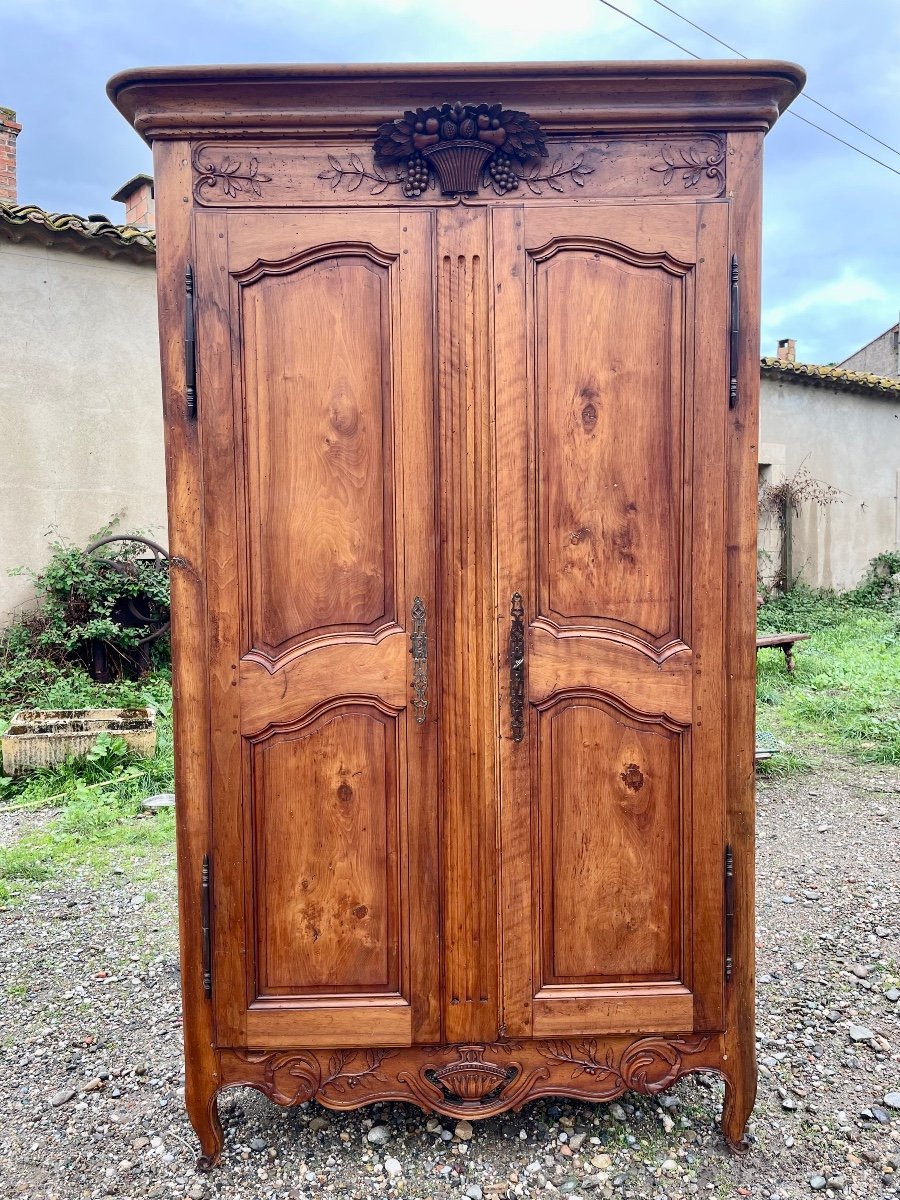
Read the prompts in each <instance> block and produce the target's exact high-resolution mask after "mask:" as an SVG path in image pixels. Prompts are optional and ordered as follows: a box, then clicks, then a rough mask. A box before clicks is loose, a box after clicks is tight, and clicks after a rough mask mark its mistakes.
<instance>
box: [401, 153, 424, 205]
mask: <svg viewBox="0 0 900 1200" xmlns="http://www.w3.org/2000/svg"><path fill="white" fill-rule="evenodd" d="M428 176H429V170H428V163H427V162H426V161H425V159H424V158H423V157H422V155H421V154H413V155H412V157H411V158H409V159H407V161H406V165H405V168H404V171H403V195H404V196H409V197H410V198H412V197H414V196H421V195H422V193H423V192H424V191H425V189H426V188H427V187H428Z"/></svg>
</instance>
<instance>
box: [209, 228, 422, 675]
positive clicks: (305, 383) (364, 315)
mask: <svg viewBox="0 0 900 1200" xmlns="http://www.w3.org/2000/svg"><path fill="white" fill-rule="evenodd" d="M397 259H398V256H397V255H396V254H386V253H383V252H382V251H380V250H378V249H376V248H375V247H374V246H372V245H370V244H369V243H365V242H358V243H355V242H344V243H334V244H321V245H318V246H316V247H314V248H313V249H311V250H307V251H304V252H301V253H299V254H295V255H292V256H290V257H287V258H284V259H281V260H278V261H270V260H267V259H258V260H257V261H256V262H254V263H253V264H252V265H251V266H249V267H247V268H246V269H244V270H242V271H239V272H234V273H233V274H232V278H233V279H234V281H235V284H236V285H237V288H238V295H239V318H238V320H239V327H240V329H241V332H242V337H243V346H244V353H243V356H242V359H243V379H244V388H245V397H244V410H245V411H244V421H245V425H246V432H245V436H246V439H247V449H248V453H247V468H246V469H247V506H248V511H247V518H248V535H249V545H250V553H249V555H248V567H249V585H250V597H251V605H250V614H249V621H250V629H249V638H250V648H249V651H248V657H253V658H256V659H258V660H259V661H262V662H263V663H266V664H270V665H271V666H272V667H274V666H277V665H280V664H282V663H283V662H284V661H285V660H286V659H288V658H290V657H292V656H293V655H295V654H296V653H297V652H298V651H302V650H305V649H314V648H316V647H318V646H320V645H322V644H323V641H325V640H327V639H329V638H337V639H339V640H340V641H342V642H346V641H349V640H353V639H354V638H355V637H356V638H358V637H363V638H365V639H366V640H368V641H373V640H377V639H378V638H379V637H380V636H384V634H385V633H386V632H388V631H389V630H390V629H391V628H397V627H398V621H397V615H396V595H397V590H398V586H399V583H398V580H397V578H396V574H397V567H396V563H395V561H394V557H395V555H394V548H395V545H396V542H397V537H398V531H397V530H396V528H395V525H396V514H395V509H396V502H395V491H396V482H395V479H394V460H395V457H396V453H397V451H396V448H395V445H394V443H395V436H396V435H395V430H394V423H395V417H394V403H393V400H394V395H393V393H394V391H395V387H396V380H395V378H394V373H395V370H396V365H395V363H394V361H393V359H394V353H393V346H392V338H393V335H392V325H393V322H392V308H393V307H394V305H395V300H394V298H393V297H392V290H393V287H395V286H396V285H395V284H393V285H392V272H393V270H394V269H395V266H396V264H397ZM267 288H274V289H275V291H274V292H273V293H272V295H271V296H269V295H268V294H267V293H266V292H265V291H263V292H261V291H260V289H267ZM299 404H302V405H303V409H304V410H303V412H302V414H298V413H297V411H296V408H297V405H299ZM400 532H401V533H402V530H401V531H400Z"/></svg>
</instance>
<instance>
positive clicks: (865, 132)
mask: <svg viewBox="0 0 900 1200" xmlns="http://www.w3.org/2000/svg"><path fill="white" fill-rule="evenodd" d="M653 3H654V4H656V5H658V6H659V7H660V8H664V9H665V10H666V12H670V13H671V14H672V16H673V17H677V18H678V19H679V21H684V23H685V24H686V25H690V26H691V28H692V29H696V30H697V31H698V33H702V34H704V35H705V36H706V37H708V38H710V39H711V40H712V41H714V42H717V43H718V45H720V46H724V47H725V49H726V50H730V51H731V53H732V54H736V55H737V56H738V58H743V59H746V58H747V55H746V54H742V53H741V51H740V50H738V49H737V47H736V46H732V45H730V43H728V42H724V41H722V39H721V38H720V37H716V35H715V34H714V33H710V31H709V30H708V29H704V27H703V26H702V25H698V24H697V22H696V21H692V20H691V19H690V17H686V16H685V15H684V13H680V12H678V10H677V9H675V8H672V7H671V5H669V4H664V3H663V0H653ZM800 98H801V99H802V100H807V101H808V102H809V103H810V104H815V105H816V107H817V108H821V109H824V111H825V112H827V113H831V115H832V116H833V117H837V119H838V120H839V121H843V122H844V124H845V125H849V126H850V128H851V129H855V130H856V132H857V133H861V134H862V135H863V136H864V137H867V138H871V140H872V141H873V142H877V143H878V145H879V146H884V148H885V150H890V152H891V153H892V154H897V155H900V150H898V149H897V148H896V146H891V145H890V144H889V143H888V142H883V141H882V140H881V138H880V137H876V136H875V134H874V133H869V131H868V129H863V127H862V125H857V124H856V122H855V121H851V120H850V118H849V117H844V116H842V115H841V114H840V113H839V112H836V111H835V109H833V108H829V107H828V105H827V104H823V103H822V101H821V100H817V99H816V97H815V96H811V95H810V94H809V92H801V93H800ZM796 115H797V114H796V113H794V116H796ZM801 119H802V118H801ZM815 128H816V129H818V128H819V126H818V125H817V126H815ZM826 132H827V131H826ZM846 144H847V143H845V145H846Z"/></svg>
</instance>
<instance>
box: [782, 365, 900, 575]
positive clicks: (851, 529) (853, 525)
mask: <svg viewBox="0 0 900 1200" xmlns="http://www.w3.org/2000/svg"><path fill="white" fill-rule="evenodd" d="M759 462H760V475H761V477H763V476H765V477H766V479H767V481H768V482H771V483H772V484H778V483H780V482H782V481H783V480H784V479H786V478H788V479H789V478H794V477H796V475H797V472H798V471H800V470H801V469H805V470H807V471H808V472H809V474H810V475H812V476H813V477H814V478H815V479H819V480H821V481H822V482H823V483H826V484H830V485H831V486H832V487H835V488H837V489H839V492H840V497H839V502H838V503H836V504H829V505H827V506H825V507H821V506H819V505H816V504H813V503H809V502H807V503H805V504H803V506H802V508H801V511H800V513H799V515H798V516H794V517H793V519H792V535H793V536H792V547H791V559H792V573H793V575H794V577H795V578H797V577H799V578H800V579H802V580H803V581H804V582H806V583H809V584H811V585H812V586H814V587H831V588H836V589H838V590H840V591H843V590H846V589H847V588H851V587H855V586H856V584H858V583H859V582H860V580H861V579H862V577H863V576H864V574H865V571H866V567H867V565H868V563H869V561H870V560H871V559H872V558H874V557H875V555H877V554H881V553H883V552H884V551H886V550H894V549H897V548H898V546H900V509H898V498H897V497H898V483H900V393H897V395H896V396H885V395H884V394H877V393H871V394H867V393H865V392H849V391H845V390H839V389H838V388H836V387H835V388H832V387H830V386H818V385H814V384H811V383H809V382H808V381H804V380H803V379H802V378H801V379H799V380H794V379H784V380H782V379H772V378H769V377H767V376H766V375H765V374H764V375H763V379H762V385H761V396H760V446H759ZM760 548H761V550H763V551H765V553H764V554H763V555H762V556H761V558H762V561H763V567H764V572H765V569H766V567H767V565H768V564H769V563H770V562H771V561H772V559H773V558H775V557H777V554H778V539H777V535H776V533H775V531H774V530H773V527H772V522H771V521H766V520H765V519H763V520H761V522H760Z"/></svg>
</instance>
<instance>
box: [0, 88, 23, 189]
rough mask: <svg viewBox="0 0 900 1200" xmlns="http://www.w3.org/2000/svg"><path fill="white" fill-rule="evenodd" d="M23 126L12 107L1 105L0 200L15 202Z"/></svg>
mask: <svg viewBox="0 0 900 1200" xmlns="http://www.w3.org/2000/svg"><path fill="white" fill-rule="evenodd" d="M21 132H22V126H21V125H19V124H18V122H17V121H16V114H15V113H14V112H13V110H12V109H11V108H2V107H0V200H10V201H12V203H13V204H15V202H16V199H17V193H16V138H17V137H18V136H19V134H20V133H21Z"/></svg>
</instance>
